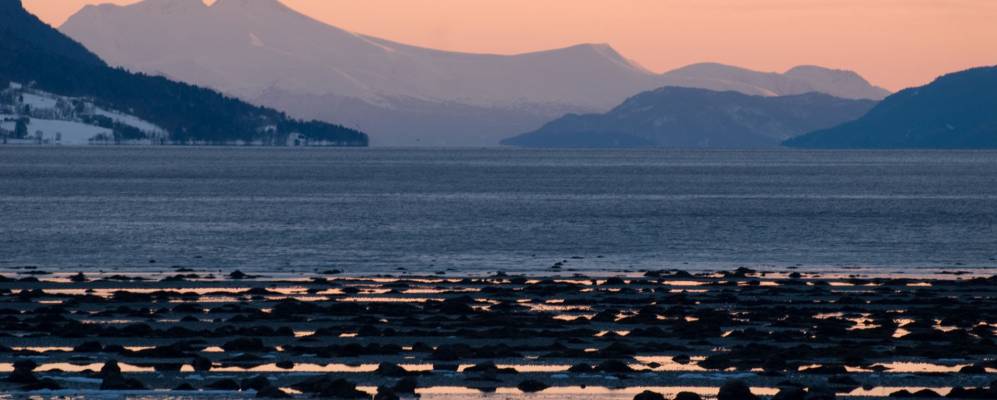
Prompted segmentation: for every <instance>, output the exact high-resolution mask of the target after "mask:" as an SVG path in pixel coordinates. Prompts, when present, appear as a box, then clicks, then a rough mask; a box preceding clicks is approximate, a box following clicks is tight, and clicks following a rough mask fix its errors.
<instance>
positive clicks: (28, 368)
mask: <svg viewBox="0 0 997 400" xmlns="http://www.w3.org/2000/svg"><path fill="white" fill-rule="evenodd" d="M35 368H38V364H37V363H35V362H34V361H31V360H17V361H15V362H14V371H13V372H11V373H10V375H8V376H7V382H10V383H21V384H32V383H37V382H38V378H37V377H35V374H34V372H32V371H34V370H35Z"/></svg>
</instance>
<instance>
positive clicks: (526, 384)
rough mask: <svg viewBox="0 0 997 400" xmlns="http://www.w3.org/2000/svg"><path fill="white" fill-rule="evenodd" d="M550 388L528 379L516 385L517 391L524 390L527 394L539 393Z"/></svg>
mask: <svg viewBox="0 0 997 400" xmlns="http://www.w3.org/2000/svg"><path fill="white" fill-rule="evenodd" d="M549 387H550V386H549V385H547V384H545V383H543V382H540V381H536V380H533V379H527V380H525V381H522V382H520V383H519V384H518V385H516V388H517V389H519V390H522V391H523V392H525V393H534V392H539V391H541V390H544V389H547V388H549Z"/></svg>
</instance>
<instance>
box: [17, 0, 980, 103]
mask: <svg viewBox="0 0 997 400" xmlns="http://www.w3.org/2000/svg"><path fill="white" fill-rule="evenodd" d="M23 2H24V5H25V6H26V7H27V8H28V9H29V10H30V11H32V12H34V13H36V14H37V15H39V16H40V17H41V18H42V19H43V20H45V21H46V22H49V23H50V24H53V25H56V26H58V25H59V24H61V23H62V22H63V21H64V20H65V19H66V18H68V17H69V16H70V15H71V14H72V13H74V12H75V11H77V10H78V9H79V8H80V7H82V6H83V5H84V4H97V3H106V2H112V3H117V4H129V3H134V2H136V1H135V0H23ZM284 3H285V4H287V5H288V6H290V7H292V8H294V9H296V10H298V11H301V12H303V13H305V14H308V15H310V16H312V17H314V18H316V19H319V20H322V21H324V22H327V23H330V24H333V25H336V26H339V27H341V28H344V29H348V30H352V31H355V32H360V33H365V34H369V35H374V36H379V37H383V38H387V39H391V40H395V41H399V42H403V43H409V44H416V45H421V46H427V47H433V48H439V49H446V50H457V51H468V52H484V53H503V54H510V53H520V52H528V51H534V50H542V49H549V48H556V47H564V46H568V45H572V44H577V43H583V42H587V43H609V44H611V45H612V46H614V47H615V48H616V49H617V50H619V51H620V52H621V53H622V54H623V55H624V56H627V57H629V58H631V59H633V60H635V61H637V62H638V63H640V64H641V65H643V66H645V67H647V68H649V69H651V70H653V71H656V72H663V71H666V70H669V69H672V68H676V67H680V66H683V65H686V64H690V63H695V62H702V61H714V62H721V63H726V64H733V65H738V66H743V67H747V68H752V69H758V70H764V71H783V70H786V69H788V68H790V67H792V66H794V65H799V64H816V65H822V66H828V67H834V68H843V69H853V70H856V71H858V72H859V73H861V74H862V75H863V76H865V77H866V78H867V79H869V80H870V81H872V82H873V83H875V84H878V85H881V86H884V87H886V88H888V89H891V90H897V89H901V88H903V87H907V86H911V85H919V84H923V83H926V82H928V81H930V80H931V79H932V78H934V77H935V76H937V75H939V74H942V73H945V72H950V71H955V70H960V69H965V68H968V67H972V66H979V65H994V64H997V23H995V22H994V21H997V1H993V0H751V1H746V0H695V1H693V0H543V1H537V0H473V1H471V0H284Z"/></svg>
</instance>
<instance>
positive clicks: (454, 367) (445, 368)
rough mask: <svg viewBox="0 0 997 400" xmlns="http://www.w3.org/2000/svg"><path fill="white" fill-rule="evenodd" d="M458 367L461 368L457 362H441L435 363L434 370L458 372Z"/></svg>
mask: <svg viewBox="0 0 997 400" xmlns="http://www.w3.org/2000/svg"><path fill="white" fill-rule="evenodd" d="M458 369H460V366H459V365H457V364H440V363H434V364H433V371H450V372H456V371H457V370H458Z"/></svg>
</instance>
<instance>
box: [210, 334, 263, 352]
mask: <svg viewBox="0 0 997 400" xmlns="http://www.w3.org/2000/svg"><path fill="white" fill-rule="evenodd" d="M222 348H223V349H225V351H251V352H266V351H269V349H268V348H267V347H266V346H264V345H263V340H262V339H260V338H245V337H244V338H238V339H233V340H229V341H227V342H225V344H223V345H222Z"/></svg>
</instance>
